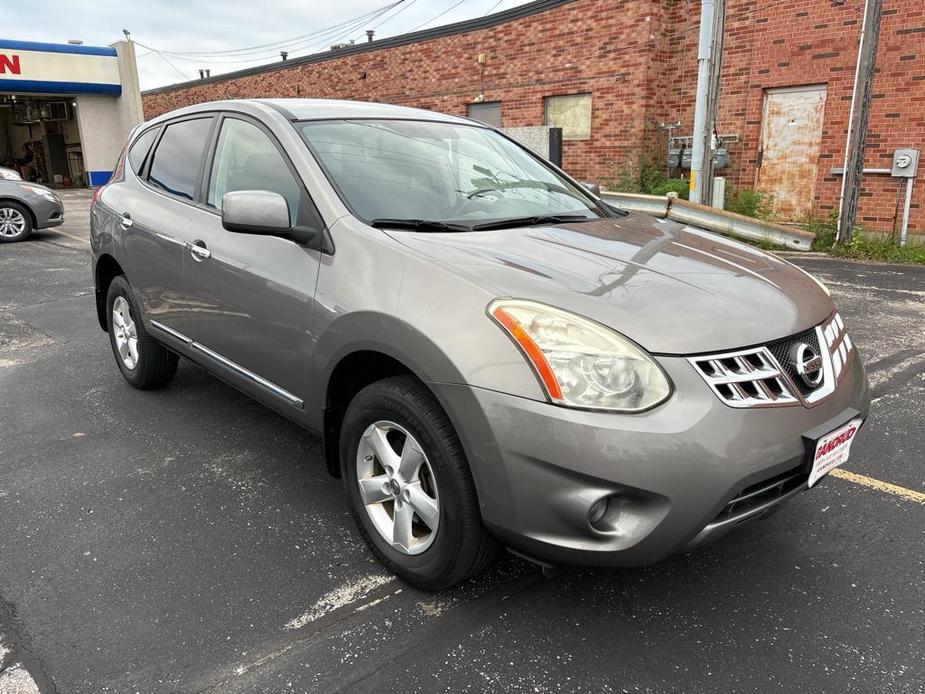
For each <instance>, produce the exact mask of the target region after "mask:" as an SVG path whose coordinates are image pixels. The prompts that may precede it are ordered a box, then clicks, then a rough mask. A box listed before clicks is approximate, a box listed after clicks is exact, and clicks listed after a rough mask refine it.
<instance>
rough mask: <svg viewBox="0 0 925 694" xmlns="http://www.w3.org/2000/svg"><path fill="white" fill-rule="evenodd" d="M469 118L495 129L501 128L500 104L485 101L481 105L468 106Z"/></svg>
mask: <svg viewBox="0 0 925 694" xmlns="http://www.w3.org/2000/svg"><path fill="white" fill-rule="evenodd" d="M469 118H473V119H475V120H477V121H480V122H482V123H485V125H490V126H492V127H495V128H500V127H501V102H500V101H486V102H485V103H481V104H469Z"/></svg>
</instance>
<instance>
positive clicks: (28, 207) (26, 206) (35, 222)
mask: <svg viewBox="0 0 925 694" xmlns="http://www.w3.org/2000/svg"><path fill="white" fill-rule="evenodd" d="M5 202H15V203H16V204H17V205H19V206H20V207H22V208H23V209H24V210H25V211H26V212H28V213H29V219H30V221H31V222H32V228H33V229H36V228H38V218H37V217H36V216H35V210H33V209H32V206H31V205H30V204H29V203H27V202H26V201H25V200H20V199H19V198H11V197H8V196H2V195H0V205H2V204H3V203H5Z"/></svg>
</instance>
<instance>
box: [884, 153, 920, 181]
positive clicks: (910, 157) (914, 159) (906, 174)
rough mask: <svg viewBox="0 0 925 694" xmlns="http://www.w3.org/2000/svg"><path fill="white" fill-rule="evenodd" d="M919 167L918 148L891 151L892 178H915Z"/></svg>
mask: <svg viewBox="0 0 925 694" xmlns="http://www.w3.org/2000/svg"><path fill="white" fill-rule="evenodd" d="M918 168H919V150H917V149H897V150H896V151H895V152H893V166H892V168H891V170H890V175H891V176H893V177H894V178H915V176H916V172H917V170H918Z"/></svg>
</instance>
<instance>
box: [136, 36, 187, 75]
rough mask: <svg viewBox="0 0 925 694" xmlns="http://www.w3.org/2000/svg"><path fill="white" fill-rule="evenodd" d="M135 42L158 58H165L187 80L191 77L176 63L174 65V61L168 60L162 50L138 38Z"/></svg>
mask: <svg viewBox="0 0 925 694" xmlns="http://www.w3.org/2000/svg"><path fill="white" fill-rule="evenodd" d="M135 43H137V44H138V45H139V46H141V47H143V48H147V49H148V50H149V51H150V52H151V53H153V54H154V55H156V56H157V57H158V58H160V59H161V60H163V61H164V62H165V63H167V64H168V65H169V66H170V67H172V68H173V69H174V70H175V71H176V72H177V73H178V74H179V75H180V77H182V78H183V79H185V80H188V79H190V77H189V76H188V75H187V74H186V73H185V72H183V71H182V70H181V69H180V68H178V67H177V66H176V65H174V64H173V63H171V62H170V61H169V60H167V58H166V57H165V56H164V55H163V54H161V52H160V51H156V50H154V49H153V48H151V46H145V44H143V43H141V42H140V41H138V40H136V41H135ZM151 53H145V54H144V55H151Z"/></svg>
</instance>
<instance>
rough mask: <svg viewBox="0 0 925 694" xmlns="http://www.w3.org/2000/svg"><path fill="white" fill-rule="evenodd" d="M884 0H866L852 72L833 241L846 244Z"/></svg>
mask: <svg viewBox="0 0 925 694" xmlns="http://www.w3.org/2000/svg"><path fill="white" fill-rule="evenodd" d="M882 11H883V0H866V2H865V3H864V20H863V22H862V23H861V41H860V44H859V46H858V63H857V67H856V69H855V73H854V92H853V94H852V96H851V112H850V114H849V115H848V138H847V140H846V141H845V167H844V170H843V171H844V173H843V175H842V181H841V195H840V196H839V198H838V234H837V235H836V237H835V243H839V244H841V243H847V242H848V241H849V240H850V239H851V234H852V232H853V231H854V221H855V219H857V214H858V196H859V195H860V193H861V172H862V171H863V169H864V141H865V140H866V139H867V118H868V115H869V113H870V91H871V88H872V87H873V83H874V67H875V65H876V62H877V43H878V42H879V40H880V15H881V14H882Z"/></svg>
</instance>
